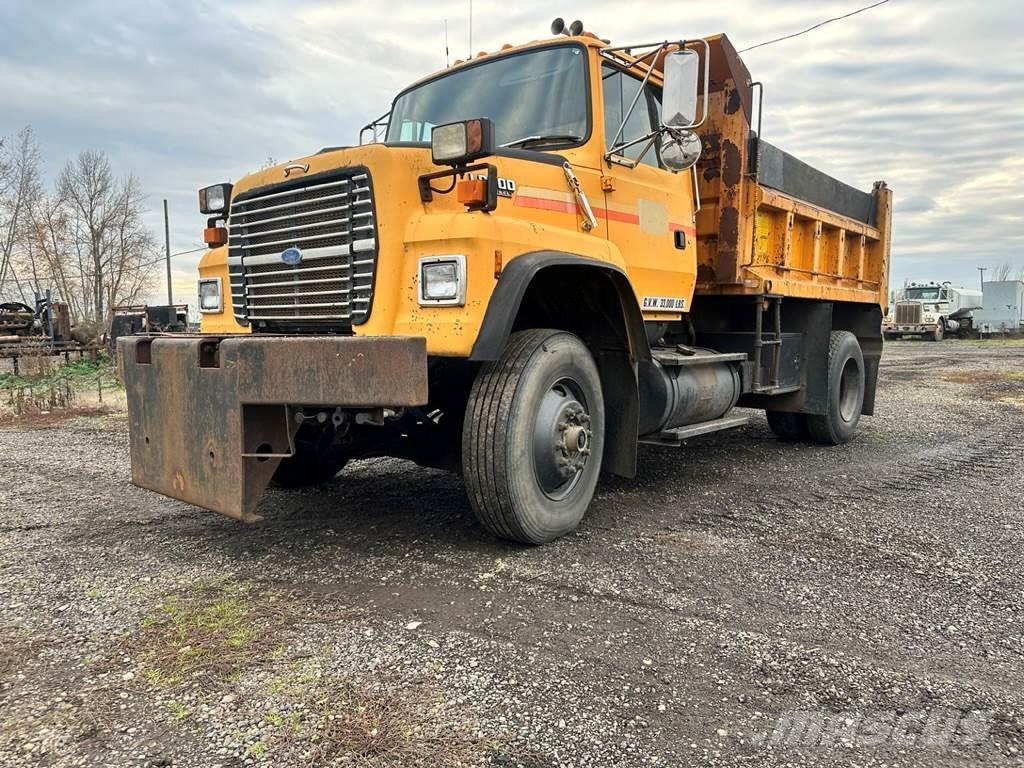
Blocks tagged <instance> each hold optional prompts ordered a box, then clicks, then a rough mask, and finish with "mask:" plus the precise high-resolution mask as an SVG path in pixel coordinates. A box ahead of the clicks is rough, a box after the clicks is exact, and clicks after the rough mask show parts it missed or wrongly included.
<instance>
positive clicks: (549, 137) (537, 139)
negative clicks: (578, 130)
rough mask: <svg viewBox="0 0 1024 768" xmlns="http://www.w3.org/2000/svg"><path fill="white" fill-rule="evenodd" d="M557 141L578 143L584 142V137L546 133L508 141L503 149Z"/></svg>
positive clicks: (503, 145) (572, 134) (571, 134)
mask: <svg viewBox="0 0 1024 768" xmlns="http://www.w3.org/2000/svg"><path fill="white" fill-rule="evenodd" d="M556 141H569V142H577V141H583V137H582V136H577V135H576V134H574V133H546V134H544V135H542V136H524V137H523V138H521V139H516V140H515V141H508V142H505V143H504V144H502V145H501V146H502V147H520V148H521V147H525V146H527V145H528V144H539V143H544V144H547V143H550V142H556Z"/></svg>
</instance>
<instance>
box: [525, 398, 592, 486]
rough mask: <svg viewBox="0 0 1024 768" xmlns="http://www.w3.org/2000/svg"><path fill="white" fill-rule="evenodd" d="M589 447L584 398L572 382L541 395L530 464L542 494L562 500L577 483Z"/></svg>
mask: <svg viewBox="0 0 1024 768" xmlns="http://www.w3.org/2000/svg"><path fill="white" fill-rule="evenodd" d="M592 445H593V433H592V432H591V429H590V411H589V409H588V407H587V398H586V396H585V395H584V394H583V390H582V389H581V388H580V385H579V384H577V383H576V381H574V380H573V379H569V378H561V379H559V380H558V381H556V382H554V383H553V384H552V385H551V386H550V387H548V391H547V392H545V393H544V397H543V399H542V400H541V404H540V408H539V409H538V411H537V421H536V422H535V424H534V432H533V464H534V467H535V469H536V472H537V482H538V484H539V485H540V488H541V490H542V491H543V492H544V495H545V496H547V497H548V498H549V499H552V500H554V501H559V500H560V499H564V498H565V497H566V496H568V495H569V494H570V493H572V492H573V490H574V489H575V488H576V486H577V485H578V484H579V481H580V478H581V477H582V476H583V472H584V470H585V469H586V466H587V461H588V459H589V458H590V452H591V448H592Z"/></svg>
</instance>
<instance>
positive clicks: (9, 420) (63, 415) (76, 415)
mask: <svg viewBox="0 0 1024 768" xmlns="http://www.w3.org/2000/svg"><path fill="white" fill-rule="evenodd" d="M116 413H120V411H119V410H118V409H117V408H114V407H112V406H107V405H72V406H68V407H65V408H58V409H57V410H53V411H46V410H42V411H40V410H37V411H28V412H26V413H23V414H21V415H18V414H15V413H13V412H7V413H5V412H3V411H0V426H7V427H20V428H25V429H38V428H40V427H52V426H55V425H57V424H61V423H63V422H65V421H68V420H70V419H80V418H100V417H104V416H111V415H113V414H116Z"/></svg>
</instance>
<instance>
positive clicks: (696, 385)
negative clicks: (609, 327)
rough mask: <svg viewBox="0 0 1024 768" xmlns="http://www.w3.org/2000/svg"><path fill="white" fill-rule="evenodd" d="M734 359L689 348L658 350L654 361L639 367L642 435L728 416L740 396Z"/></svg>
mask: <svg viewBox="0 0 1024 768" xmlns="http://www.w3.org/2000/svg"><path fill="white" fill-rule="evenodd" d="M735 357H736V356H735V355H720V354H718V353H717V352H714V351H713V350H710V349H693V348H687V349H686V351H685V352H678V351H666V352H661V351H659V352H657V353H655V356H654V359H653V360H652V361H650V362H645V363H641V366H640V370H639V377H640V434H641V435H648V434H651V433H654V432H661V431H664V430H669V429H674V428H676V427H682V426H685V425H687V424H698V423H700V422H702V421H711V420H713V419H718V418H720V417H722V416H724V415H725V414H726V413H727V412H728V411H729V410H730V409H731V408H732V407H733V406H734V405H736V401H737V400H739V397H740V394H742V381H741V378H740V372H739V366H738V365H737V362H736V360H735V359H734V358H735Z"/></svg>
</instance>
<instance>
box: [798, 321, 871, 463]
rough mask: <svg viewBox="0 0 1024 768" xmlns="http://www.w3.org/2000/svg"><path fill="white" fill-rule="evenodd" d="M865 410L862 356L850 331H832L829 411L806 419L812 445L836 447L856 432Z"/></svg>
mask: <svg viewBox="0 0 1024 768" xmlns="http://www.w3.org/2000/svg"><path fill="white" fill-rule="evenodd" d="M863 406H864V355H863V353H862V352H861V349H860V343H859V342H858V341H857V337H856V336H854V335H853V334H852V333H850V332H849V331H832V336H831V338H830V341H829V350H828V406H827V407H828V410H827V411H826V413H825V414H823V415H817V414H808V415H807V431H808V433H809V434H810V436H811V439H813V440H814V441H815V442H818V443H826V444H828V445H839V444H841V443H845V442H847V441H849V440H850V439H851V438H852V437H853V435H854V433H855V432H856V431H857V424H858V422H860V412H861V408H863Z"/></svg>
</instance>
